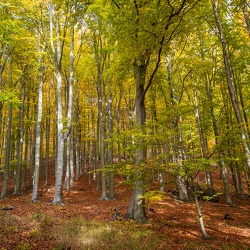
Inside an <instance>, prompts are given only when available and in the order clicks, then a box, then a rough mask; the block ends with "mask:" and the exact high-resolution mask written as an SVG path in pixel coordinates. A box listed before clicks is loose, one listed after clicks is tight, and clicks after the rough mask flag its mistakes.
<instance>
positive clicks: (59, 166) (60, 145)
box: [48, 5, 65, 205]
mask: <svg viewBox="0 0 250 250" xmlns="http://www.w3.org/2000/svg"><path fill="white" fill-rule="evenodd" d="M48 8H49V12H50V39H51V40H50V42H51V49H52V52H53V55H54V65H55V76H56V86H57V117H56V122H57V136H56V138H57V141H56V166H55V171H56V175H55V192H54V198H53V200H52V204H58V205H63V204H64V203H63V201H62V186H63V165H64V159H63V155H64V140H65V136H64V132H63V111H62V108H63V105H62V40H61V39H62V38H61V37H62V36H61V34H60V27H59V17H58V16H57V14H56V13H55V10H54V8H55V6H53V5H49V6H48ZM54 18H55V20H54ZM54 26H55V33H56V37H57V40H56V46H55V45H54V40H55V37H54V34H53V33H54V32H53V31H54V28H53V27H54Z"/></svg>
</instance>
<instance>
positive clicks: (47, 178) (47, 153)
mask: <svg viewBox="0 0 250 250" xmlns="http://www.w3.org/2000/svg"><path fill="white" fill-rule="evenodd" d="M48 95H49V96H48V105H49V103H50V93H49V94H48ZM49 141H50V108H49V107H48V109H47V117H46V151H45V185H48V181H49V157H50V155H49V154H50V150H49V149H50V148H49V147H50V142H49Z"/></svg>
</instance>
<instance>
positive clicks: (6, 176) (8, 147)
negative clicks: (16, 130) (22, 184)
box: [0, 55, 13, 199]
mask: <svg viewBox="0 0 250 250" xmlns="http://www.w3.org/2000/svg"><path fill="white" fill-rule="evenodd" d="M12 87H13V86H12V56H11V55H10V58H9V88H10V89H12ZM11 127H12V104H11V103H10V104H9V107H8V120H7V137H6V150H5V162H4V163H5V164H4V179H3V185H2V192H1V196H0V199H3V198H6V195H7V189H8V181H9V169H10V152H11Z"/></svg>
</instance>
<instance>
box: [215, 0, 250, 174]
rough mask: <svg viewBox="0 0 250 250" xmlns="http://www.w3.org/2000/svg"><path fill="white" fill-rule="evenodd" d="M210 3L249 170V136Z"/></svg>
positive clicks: (220, 30) (216, 11)
mask: <svg viewBox="0 0 250 250" xmlns="http://www.w3.org/2000/svg"><path fill="white" fill-rule="evenodd" d="M212 5H213V12H214V16H215V20H216V23H217V28H218V30H219V34H220V42H221V46H222V50H223V57H224V67H225V73H226V79H227V84H228V89H229V93H230V97H231V102H232V105H233V109H234V113H235V117H236V120H237V123H238V125H239V128H240V132H241V139H242V144H243V148H244V152H245V156H246V160H247V166H248V171H249V172H250V149H249V145H248V141H249V138H248V134H247V132H246V129H245V126H244V121H243V118H242V115H241V111H240V107H239V102H238V99H237V94H236V89H235V85H234V82H233V78H232V72H231V67H230V62H229V56H228V50H227V45H226V41H225V38H224V31H223V27H222V24H221V21H220V17H219V13H218V10H217V5H216V2H215V0H212Z"/></svg>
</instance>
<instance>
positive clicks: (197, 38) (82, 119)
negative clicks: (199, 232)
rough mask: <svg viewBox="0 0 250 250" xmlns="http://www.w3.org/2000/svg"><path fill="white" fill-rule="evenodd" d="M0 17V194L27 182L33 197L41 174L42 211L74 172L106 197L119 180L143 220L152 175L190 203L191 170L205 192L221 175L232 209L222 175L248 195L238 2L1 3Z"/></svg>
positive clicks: (244, 61)
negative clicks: (51, 186) (48, 195)
mask: <svg viewBox="0 0 250 250" xmlns="http://www.w3.org/2000/svg"><path fill="white" fill-rule="evenodd" d="M0 13H1V14H0V136H1V140H0V166H1V169H0V171H1V173H0V174H1V175H2V180H3V181H2V183H1V198H5V197H6V195H7V193H8V192H9V191H10V190H9V188H8V184H9V182H10V179H12V180H14V186H15V189H14V195H16V194H20V193H21V190H22V189H23V188H25V187H26V184H27V178H29V180H30V185H31V186H32V187H33V193H32V197H31V200H32V201H36V200H38V187H39V179H40V175H41V174H43V175H45V176H46V183H45V184H47V183H48V181H49V178H51V176H49V174H48V173H49V172H50V171H49V168H51V167H53V170H54V173H55V193H54V199H53V200H52V203H54V204H63V200H62V188H63V187H64V185H65V188H66V189H67V190H68V191H69V190H70V188H71V186H72V185H73V184H74V179H78V178H79V177H80V176H81V175H82V174H87V175H88V176H89V182H91V181H93V180H95V181H96V183H97V189H100V190H101V199H102V200H107V199H114V198H115V189H114V176H115V175H116V174H119V175H121V176H123V177H124V180H126V181H130V182H131V183H132V184H133V193H132V198H131V203H130V206H129V209H128V214H127V216H128V217H129V218H132V219H134V220H136V221H137V222H142V223H143V222H146V220H147V218H146V214H145V206H144V205H145V204H144V202H145V201H144V197H145V195H147V194H146V192H145V190H146V187H147V185H149V184H150V183H151V182H152V181H155V180H157V181H158V182H159V189H160V190H161V191H163V192H164V191H165V190H164V187H165V182H166V181H167V180H168V179H169V178H171V179H172V180H174V181H175V182H176V187H177V195H178V196H179V199H182V200H187V201H188V200H190V199H195V201H196V202H198V201H197V194H198V193H199V191H200V190H199V188H200V186H201V183H200V173H204V176H205V183H206V184H205V186H206V187H205V189H206V190H208V191H207V192H208V193H209V195H210V196H212V195H214V194H215V191H214V187H213V172H214V171H220V173H221V177H222V178H223V183H224V194H225V196H226V202H227V203H228V204H232V203H233V202H232V198H231V194H230V191H229V182H230V179H232V182H233V184H234V187H235V193H236V194H239V195H241V197H242V198H243V199H244V198H245V195H246V193H248V195H249V194H250V186H249V185H250V183H249V177H250V148H249V147H250V144H249V135H250V131H249V114H248V110H249V105H250V103H249V95H250V93H249V88H248V84H249V81H250V75H249V67H250V57H249V48H250V39H249V38H250V17H249V15H250V6H249V3H248V2H247V1H245V0H230V1H225V0H211V1H203V0H200V1H199V0H197V1H193V0H178V1H171V0H168V1H162V0H152V1H144V0H133V1H132V0H131V1H128V0H88V1H87V0H86V1H77V0H47V1H39V0H34V1H32V2H30V1H27V0H20V1H18V0H11V1H5V0H3V1H1V3H0ZM51 163H53V164H51ZM29 174H30V175H29ZM243 181H245V184H246V185H244V183H243ZM197 209H198V212H199V205H198V203H197ZM201 223H202V221H201ZM203 234H204V236H205V237H206V232H205V231H204V232H203Z"/></svg>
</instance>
